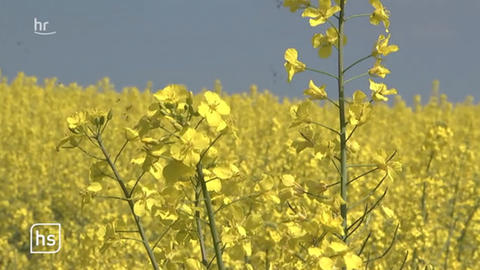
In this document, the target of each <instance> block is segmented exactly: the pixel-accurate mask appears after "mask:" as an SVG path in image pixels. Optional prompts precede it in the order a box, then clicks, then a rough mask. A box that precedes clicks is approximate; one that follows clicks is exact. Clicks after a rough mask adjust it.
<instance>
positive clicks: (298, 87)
mask: <svg viewBox="0 0 480 270" xmlns="http://www.w3.org/2000/svg"><path fill="white" fill-rule="evenodd" d="M312 3H313V4H318V3H317V2H316V1H312ZM383 4H384V5H385V6H386V7H387V9H388V10H390V12H391V26H390V33H391V34H392V36H391V39H390V43H391V44H396V45H398V46H399V47H400V50H399V51H398V52H396V53H394V54H391V55H389V56H387V57H386V59H387V60H386V62H385V66H386V67H387V68H388V69H390V71H391V72H392V73H391V74H389V75H388V76H387V77H386V78H385V79H376V82H383V83H386V84H387V85H388V86H389V88H390V87H393V88H396V89H397V90H398V93H399V94H400V95H401V96H402V97H403V99H405V100H406V101H407V103H409V104H411V101H412V99H413V96H414V95H415V94H420V95H422V97H423V100H426V99H428V97H429V96H430V93H431V87H432V81H433V80H435V79H438V80H439V81H440V91H441V92H442V93H445V94H447V95H448V96H449V99H450V101H451V102H461V101H463V100H465V98H466V96H467V95H472V96H474V97H475V103H477V102H478V100H479V99H480V87H479V86H478V84H479V82H478V81H477V79H478V78H479V77H480V53H478V49H479V48H480V35H478V27H479V26H480V16H478V14H479V13H480V1H476V0H457V1H455V4H453V1H449V0H383ZM277 6H278V0H241V1H238V0H237V1H231V0H203V1H192V0H190V1H188V0H170V1H168V0H141V1H131V0H130V1H127V0H115V1H113V0H109V1H106V0H95V1H93V0H83V1H57V0H55V1H54V0H42V1H33V0H2V2H1V3H0V69H1V71H2V75H3V76H6V77H8V78H9V79H12V78H14V77H15V76H16V74H17V73H18V72H21V71H23V72H25V73H26V74H27V75H29V76H36V77H38V78H39V79H40V81H42V80H43V79H44V78H51V77H57V78H58V80H59V81H60V82H62V83H63V84H68V83H71V82H77V83H79V84H81V85H84V86H87V85H89V84H95V83H96V82H97V81H99V80H100V79H102V78H103V77H109V78H110V79H111V82H112V83H113V84H114V85H115V87H116V89H117V90H121V89H122V88H123V87H126V86H137V87H138V88H139V89H144V88H145V86H146V84H147V82H148V81H152V82H153V88H154V89H153V90H154V91H156V90H158V89H162V88H163V87H165V86H166V85H168V84H172V83H180V84H185V85H186V86H187V87H188V88H189V90H191V91H193V92H198V91H200V90H202V88H203V87H207V88H209V89H212V88H213V84H214V81H215V79H219V80H220V81H221V82H222V85H223V88H224V90H225V91H226V92H228V93H239V92H244V91H249V87H250V85H252V84H256V85H257V86H258V89H259V90H263V89H268V90H269V91H270V92H272V93H274V94H275V95H277V96H279V97H284V96H287V97H301V96H302V92H303V91H304V90H305V89H306V88H308V82H309V80H310V79H313V80H314V82H315V83H316V84H317V85H323V84H326V85H327V88H326V90H327V92H328V93H329V96H331V97H334V96H335V95H336V90H335V82H334V80H333V79H331V78H328V77H326V76H324V75H321V74H315V73H313V72H309V71H306V72H303V73H301V74H297V75H295V77H294V79H293V82H292V83H290V84H289V83H287V81H286V78H287V76H286V72H285V69H284V67H283V63H284V53H285V50H286V49H287V48H296V49H297V50H298V52H299V59H300V60H301V61H303V62H305V63H306V64H307V66H308V67H311V68H315V69H320V70H323V71H326V72H335V70H336V58H335V57H331V58H329V59H320V58H319V57H318V55H317V50H316V49H314V48H313V47H312V45H311V38H312V36H313V34H315V33H321V32H324V31H325V29H326V26H325V25H323V26H318V27H311V26H310V25H309V23H308V18H302V16H301V12H297V13H290V12H289V10H288V9H287V8H284V7H280V8H278V7H277ZM372 11H373V8H372V6H371V5H370V4H369V2H368V1H367V0H349V1H348V3H347V5H346V13H347V16H349V15H353V14H357V13H370V12H372ZM35 20H37V22H48V24H46V29H43V30H44V31H43V32H53V31H55V32H56V33H55V34H53V35H38V34H35V33H34V21H35ZM37 26H38V24H37ZM37 30H38V31H39V32H40V30H41V29H39V28H38V27H37ZM345 31H346V35H347V37H348V43H347V45H346V47H345V65H346V66H348V65H349V64H350V63H353V62H354V61H356V60H357V59H359V58H362V57H364V56H366V55H368V54H369V53H370V52H371V50H372V46H373V44H374V42H375V41H376V40H377V38H378V35H379V34H385V30H384V27H383V25H379V26H373V25H371V24H370V23H369V20H368V17H363V18H355V19H352V20H350V21H348V22H347V24H346V26H345ZM372 66H373V60H371V59H370V60H368V61H365V62H363V63H362V64H360V65H358V66H356V67H355V68H353V69H351V70H350V71H349V72H348V73H347V74H346V77H347V78H350V77H353V76H355V75H358V74H362V73H364V72H366V71H367V70H368V69H369V68H371V67H372ZM477 76H479V77H477ZM355 90H363V91H364V92H366V93H370V91H369V83H368V77H363V78H360V79H358V80H356V81H353V82H350V83H349V84H347V86H346V91H347V94H349V95H351V94H352V93H353V92H354V91H355Z"/></svg>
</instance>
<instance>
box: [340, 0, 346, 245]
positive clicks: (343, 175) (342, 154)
mask: <svg viewBox="0 0 480 270" xmlns="http://www.w3.org/2000/svg"><path fill="white" fill-rule="evenodd" d="M340 9H341V10H340V14H339V16H338V100H339V108H340V112H339V113H340V147H341V148H340V149H341V150H340V173H341V176H340V181H341V184H340V195H341V196H342V199H343V201H345V202H347V181H348V175H347V174H348V170H347V168H348V167H347V125H346V119H345V92H344V90H345V89H344V82H343V75H344V71H343V32H344V29H343V27H344V24H345V19H344V16H345V0H341V1H340ZM340 213H341V215H342V218H343V221H342V227H343V232H344V235H343V237H342V238H343V240H346V237H347V234H348V231H347V230H348V227H347V204H346V203H345V204H343V205H342V206H341V207H340Z"/></svg>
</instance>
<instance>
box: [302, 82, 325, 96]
mask: <svg viewBox="0 0 480 270" xmlns="http://www.w3.org/2000/svg"><path fill="white" fill-rule="evenodd" d="M325 86H326V85H325V84H324V85H322V86H320V87H318V86H316V85H315V83H314V82H313V80H310V83H309V85H308V87H309V88H308V89H307V90H305V91H304V92H303V94H304V95H306V96H309V99H310V100H316V99H319V100H322V99H326V98H327V92H325Z"/></svg>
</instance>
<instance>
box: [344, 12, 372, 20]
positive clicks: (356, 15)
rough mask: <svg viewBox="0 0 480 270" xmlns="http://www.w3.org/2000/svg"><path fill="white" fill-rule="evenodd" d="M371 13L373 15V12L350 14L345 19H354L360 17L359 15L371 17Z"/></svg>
mask: <svg viewBox="0 0 480 270" xmlns="http://www.w3.org/2000/svg"><path fill="white" fill-rule="evenodd" d="M370 15H372V14H371V13H368V14H367V13H365V14H355V15H352V16H349V17H347V18H346V19H345V21H348V20H350V19H353V18H359V17H370Z"/></svg>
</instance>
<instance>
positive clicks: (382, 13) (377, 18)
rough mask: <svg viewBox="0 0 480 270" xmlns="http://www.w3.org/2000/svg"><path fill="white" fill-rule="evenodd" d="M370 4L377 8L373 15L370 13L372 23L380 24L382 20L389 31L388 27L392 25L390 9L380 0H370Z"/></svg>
mask: <svg viewBox="0 0 480 270" xmlns="http://www.w3.org/2000/svg"><path fill="white" fill-rule="evenodd" d="M370 4H371V5H372V6H373V7H374V8H375V10H374V11H373V13H372V15H370V23H371V24H373V25H378V24H379V23H380V22H383V25H384V26H385V31H386V32H387V33H388V32H389V31H388V27H389V26H390V21H389V20H388V18H389V16H390V11H388V10H387V9H386V8H385V7H384V6H383V4H382V2H380V0H370Z"/></svg>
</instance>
